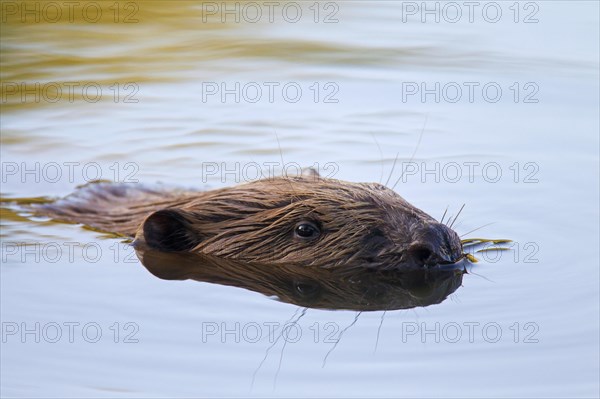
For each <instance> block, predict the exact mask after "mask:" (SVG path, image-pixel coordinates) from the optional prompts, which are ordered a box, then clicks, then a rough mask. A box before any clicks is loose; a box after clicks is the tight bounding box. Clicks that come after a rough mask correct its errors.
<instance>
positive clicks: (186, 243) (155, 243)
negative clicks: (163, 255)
mask: <svg viewBox="0 0 600 399" xmlns="http://www.w3.org/2000/svg"><path fill="white" fill-rule="evenodd" d="M187 216H189V215H188V214H187V213H186V212H185V211H181V210H178V209H163V210H160V211H156V212H154V213H153V214H151V215H150V216H148V217H147V218H146V220H145V221H144V226H143V231H144V240H145V241H146V244H147V245H148V246H149V247H150V248H153V249H157V250H159V251H168V252H176V251H188V250H190V249H192V248H194V247H195V246H196V245H198V244H199V243H200V241H202V239H201V237H200V236H199V235H198V234H197V233H196V232H195V231H194V229H193V227H192V224H191V222H190V221H189V219H188V218H187Z"/></svg>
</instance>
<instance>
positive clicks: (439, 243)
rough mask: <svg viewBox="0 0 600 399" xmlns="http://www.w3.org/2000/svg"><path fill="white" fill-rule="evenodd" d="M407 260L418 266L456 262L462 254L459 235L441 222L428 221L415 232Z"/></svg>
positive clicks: (407, 252)
mask: <svg viewBox="0 0 600 399" xmlns="http://www.w3.org/2000/svg"><path fill="white" fill-rule="evenodd" d="M406 254H407V260H408V262H409V263H412V264H413V265H416V266H434V265H437V264H444V263H454V262H456V261H457V260H458V259H459V258H460V257H461V256H462V245H461V243H460V238H459V237H458V235H457V234H456V233H455V232H454V231H453V230H452V229H450V228H448V227H447V226H446V225H443V224H441V223H437V222H435V223H428V224H425V225H422V226H420V227H419V228H417V229H416V230H415V231H414V232H413V241H412V242H411V243H410V245H409V246H408V249H407V251H406Z"/></svg>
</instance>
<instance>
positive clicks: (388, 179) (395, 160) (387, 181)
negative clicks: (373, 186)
mask: <svg viewBox="0 0 600 399" xmlns="http://www.w3.org/2000/svg"><path fill="white" fill-rule="evenodd" d="M399 156H400V153H399V152H397V153H396V158H394V163H393V164H392V170H390V175H389V176H388V178H387V180H386V181H385V184H384V186H386V187H387V186H388V183H389V182H390V179H391V178H392V175H393V174H394V169H396V162H397V161H398V157H399Z"/></svg>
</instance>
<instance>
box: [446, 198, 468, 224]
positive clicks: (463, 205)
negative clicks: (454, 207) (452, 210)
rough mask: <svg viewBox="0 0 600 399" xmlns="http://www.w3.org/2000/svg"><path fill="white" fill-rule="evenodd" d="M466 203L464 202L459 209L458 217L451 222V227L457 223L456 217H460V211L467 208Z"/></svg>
mask: <svg viewBox="0 0 600 399" xmlns="http://www.w3.org/2000/svg"><path fill="white" fill-rule="evenodd" d="M465 205H466V204H462V206H461V207H460V209H459V210H458V213H457V214H456V217H455V218H454V220H453V221H452V223H450V226H448V227H450V228H452V226H454V223H456V219H458V217H459V216H460V213H461V212H462V210H463V209H464V208H465Z"/></svg>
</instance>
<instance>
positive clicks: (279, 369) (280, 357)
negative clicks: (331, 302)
mask: <svg viewBox="0 0 600 399" xmlns="http://www.w3.org/2000/svg"><path fill="white" fill-rule="evenodd" d="M307 310H308V308H304V309H303V310H302V313H301V314H300V316H298V318H297V319H296V320H295V321H294V322H293V323H292V324H296V323H298V322H299V321H300V319H301V318H302V316H304V315H305V314H306V311H307ZM281 334H282V335H283V330H282V331H281ZM287 342H288V340H287V338H285V339H284V340H283V347H282V348H281V355H279V365H278V366H277V371H276V372H275V379H274V380H273V391H275V388H276V387H277V377H279V372H280V371H281V363H282V362H283V351H285V346H286V345H287Z"/></svg>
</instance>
